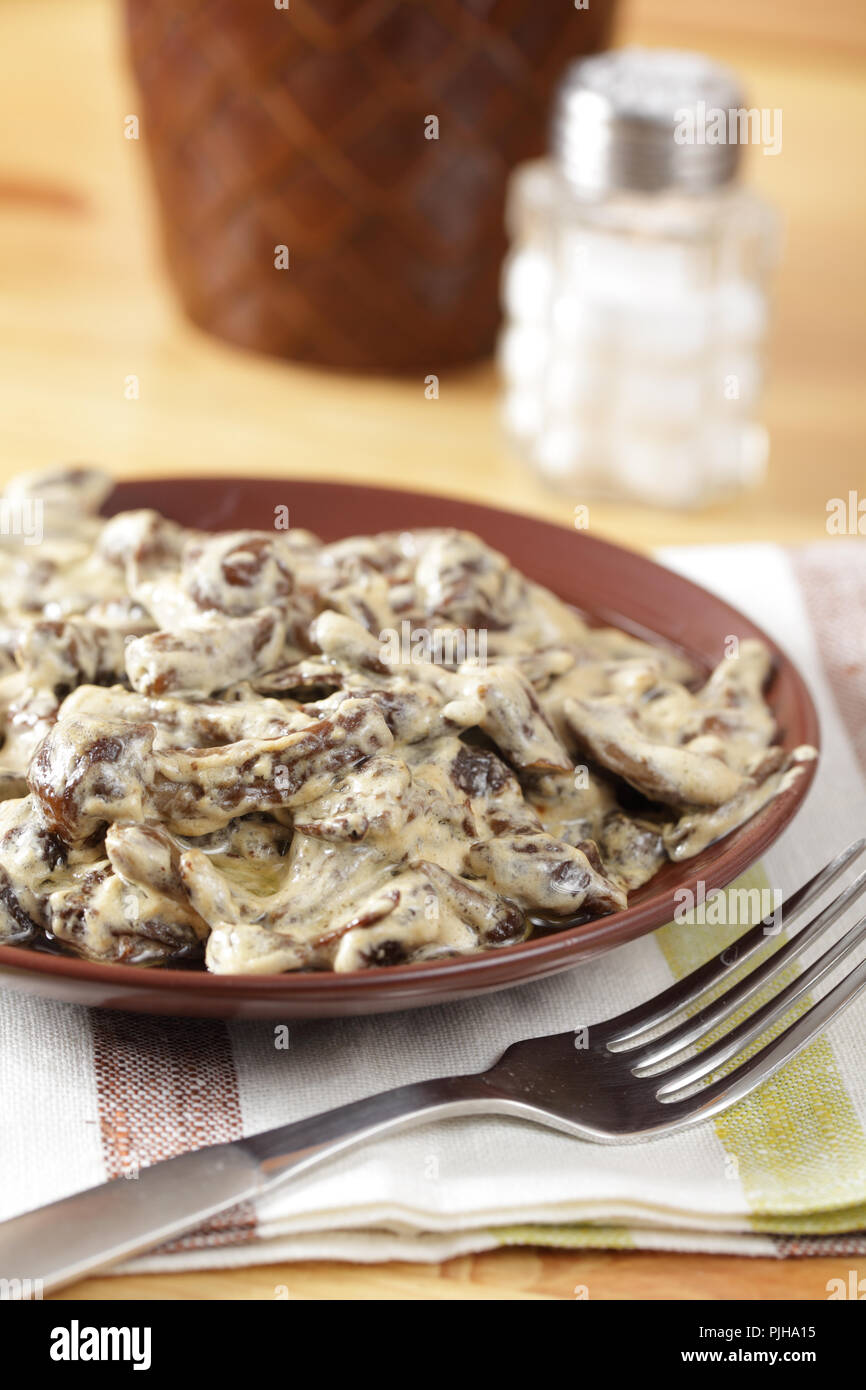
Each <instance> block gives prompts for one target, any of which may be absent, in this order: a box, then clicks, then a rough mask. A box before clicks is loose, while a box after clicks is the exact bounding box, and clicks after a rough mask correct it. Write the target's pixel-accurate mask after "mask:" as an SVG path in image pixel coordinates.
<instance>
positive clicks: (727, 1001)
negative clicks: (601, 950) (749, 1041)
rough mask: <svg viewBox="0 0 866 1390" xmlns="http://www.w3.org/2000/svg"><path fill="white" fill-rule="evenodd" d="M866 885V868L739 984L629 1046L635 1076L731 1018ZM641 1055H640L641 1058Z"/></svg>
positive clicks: (835, 919) (824, 929)
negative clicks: (646, 1039) (644, 1041)
mask: <svg viewBox="0 0 866 1390" xmlns="http://www.w3.org/2000/svg"><path fill="white" fill-rule="evenodd" d="M864 887H866V871H864V872H863V873H861V874H858V876H857V878H855V879H854V881H853V883H851V884H849V886H848V887H847V888H846V889H845V890H844V891H843V892H842V893H840V894H839V896H838V897H836V898H834V899H833V901H832V902H831V903H829V904H828V905H827V907H825V908H824V909H823V911H822V912H819V913H818V916H817V917H815V918H813V920H812V921H811V922H810V923H809V924H808V926H805V927H803V929H802V931H799V932H797V934H796V936H793V937H791V940H790V941H787V942H786V943H785V944H784V946H782V947H781V948H780V949H779V950H778V951H774V952H773V954H772V955H771V956H769V957H768V958H767V960H765V961H763V962H762V963H761V964H760V965H758V966H756V967H755V969H754V970H751V971H750V972H749V974H748V975H746V976H745V978H744V979H742V980H740V981H739V983H738V984H735V985H732V986H731V987H730V989H726V990H725V992H724V994H722V995H720V996H719V998H718V999H714V1000H713V1001H712V1003H710V1004H707V1005H705V1006H704V1008H702V1009H700V1010H699V1011H698V1012H697V1013H696V1014H693V1015H692V1017H691V1018H687V1019H685V1020H684V1021H683V1022H682V1023H681V1024H679V1025H678V1026H677V1027H676V1028H672V1029H671V1030H670V1031H669V1032H667V1033H665V1034H664V1035H663V1036H662V1037H660V1038H656V1039H654V1040H653V1041H651V1042H649V1043H647V1045H646V1046H645V1047H643V1048H642V1047H640V1046H638V1047H636V1048H634V1049H630V1052H631V1055H633V1056H635V1057H637V1060H638V1065H637V1066H636V1067H635V1068H634V1074H635V1076H641V1075H642V1074H643V1073H644V1072H645V1071H646V1070H647V1068H649V1067H654V1066H657V1065H658V1063H659V1062H663V1061H665V1060H666V1058H668V1057H672V1056H674V1054H675V1053H677V1052H681V1051H682V1049H683V1048H684V1047H688V1046H689V1044H690V1043H693V1042H697V1040H698V1038H702V1037H703V1036H704V1034H705V1033H708V1032H709V1031H710V1029H711V1028H714V1027H715V1026H716V1024H718V1023H722V1022H723V1021H724V1020H725V1019H726V1018H729V1017H730V1015H731V1014H732V1013H733V1012H734V1010H735V1009H737V1008H739V1006H740V1005H741V1004H745V1002H746V1000H747V999H751V998H752V995H754V994H757V993H758V990H759V989H761V987H762V986H763V985H765V984H766V983H767V982H768V981H769V980H773V979H775V977H776V976H777V975H778V974H779V972H780V971H781V970H783V969H784V967H785V966H786V965H787V964H788V963H789V961H791V960H795V959H796V958H797V957H798V956H800V955H802V953H803V951H805V950H806V948H807V947H808V946H809V945H811V943H812V942H813V941H815V940H816V939H817V938H818V937H819V936H821V935H822V934H823V933H824V932H825V931H827V929H828V928H829V927H831V926H832V925H833V923H834V922H836V921H838V919H839V918H840V917H841V916H842V914H843V913H844V912H845V911H847V909H848V908H849V907H850V905H851V903H852V902H853V901H854V900H855V898H858V897H859V896H860V895H861V893H862V891H863V888H864ZM638 1054H640V1055H639V1057H638Z"/></svg>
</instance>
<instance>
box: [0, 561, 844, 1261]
mask: <svg viewBox="0 0 866 1390" xmlns="http://www.w3.org/2000/svg"><path fill="white" fill-rule="evenodd" d="M661 558H662V559H663V560H664V561H665V562H666V563H667V564H669V565H670V566H672V567H673V568H675V569H678V570H680V571H681V572H682V573H684V574H687V575H688V576H689V577H691V578H693V579H695V580H697V581H698V582H699V583H702V584H704V585H705V586H706V587H708V588H710V589H713V590H715V591H716V592H718V593H720V594H722V595H723V596H724V597H725V598H726V599H728V600H729V601H730V602H732V603H734V604H736V605H737V606H739V607H740V608H742V609H743V610H745V611H746V612H748V613H749V614H750V615H751V616H753V617H754V618H755V619H756V621H757V622H759V623H760V624H761V625H762V626H764V627H765V628H766V629H767V630H768V631H769V632H771V633H772V634H773V636H774V637H775V638H776V639H777V640H778V641H779V643H780V644H781V645H782V646H783V647H784V648H785V649H787V651H788V652H789V654H790V655H791V657H792V658H793V659H794V661H795V662H796V663H797V664H798V665H799V667H800V669H801V670H802V672H803V673H804V675H805V677H806V679H807V681H808V683H809V685H810V687H811V689H812V691H813V693H814V696H815V698H816V701H817V704H818V707H819V712H820V716H821V723H822V736H823V753H822V759H821V763H820V767H819V772H818V776H817V779H816V782H815V785H814V787H813V790H812V792H811V794H810V796H809V798H808V800H807V803H806V805H805V807H804V808H803V810H802V811H801V813H800V814H799V815H798V817H797V818H796V821H795V823H794V824H793V825H792V826H791V827H789V829H788V830H787V832H786V833H785V834H784V835H783V836H782V838H781V839H780V840H779V841H778V842H777V843H776V844H775V845H774V846H773V847H772V849H771V850H770V851H769V852H768V853H767V854H766V856H765V858H764V860H763V862H762V863H761V864H760V865H757V866H755V867H753V868H752V869H751V870H750V871H749V873H748V874H747V875H746V876H745V879H744V880H742V881H741V883H740V886H745V887H766V886H768V885H772V886H773V887H774V888H778V889H781V890H782V892H783V893H784V894H786V895H787V893H788V892H790V891H791V889H793V888H795V887H796V886H797V885H798V884H799V883H801V882H802V881H803V880H804V879H805V878H807V877H808V876H809V875H810V874H811V873H813V872H814V871H815V870H817V869H818V868H819V867H820V866H821V865H822V864H823V863H825V862H826V861H827V860H828V859H829V858H830V857H831V856H832V855H833V854H834V853H836V852H837V851H838V850H839V849H840V848H841V847H842V846H844V845H845V844H847V843H848V842H849V841H850V840H851V839H852V838H853V837H854V836H855V835H856V834H862V833H863V832H864V828H866V655H864V634H866V545H863V544H862V543H860V542H857V541H848V540H843V539H839V540H834V541H829V542H826V543H823V544H821V545H816V546H814V547H809V548H806V549H803V550H798V551H790V552H786V551H783V550H781V549H779V548H777V547H775V546H763V545H762V546H741V547H717V548H700V549H689V550H682V549H679V550H672V551H667V552H665V553H664V554H663V555H662V557H661ZM721 636H722V635H720V641H721ZM845 925H850V918H849V919H847V920H846V921H843V923H841V924H840V926H839V931H840V932H841V931H842V930H843V929H844V927H845ZM742 931H743V925H742V923H741V924H740V925H738V926H735V927H717V926H713V927H710V926H701V927H695V926H689V925H687V924H671V925H670V926H667V927H664V928H662V929H661V930H660V931H658V932H656V933H654V934H653V935H652V936H649V937H645V938H643V939H641V940H640V941H637V942H634V943H631V944H629V945H627V946H623V947H621V948H619V949H618V950H616V951H615V952H612V953H610V954H609V955H606V956H604V957H602V958H600V959H595V960H592V961H590V962H589V963H587V964H585V965H582V966H581V967H580V968H578V969H575V970H573V971H569V972H567V973H565V974H562V975H559V976H556V977H554V978H552V979H549V980H543V981H539V982H537V983H533V984H529V985H526V986H523V987H520V988H517V989H513V990H510V991H507V992H503V993H499V994H494V995H489V996H487V997H485V998H481V999H470V1000H467V1001H465V1002H461V1003H457V1004H453V1005H449V1006H448V1007H443V1008H436V1009H429V1010H423V1011H419V1012H412V1013H406V1014H391V1015H386V1016H383V1017H379V1018H358V1019H344V1020H341V1021H336V1022H334V1021H323V1022H310V1023H293V1024H291V1026H290V1028H289V1031H288V1044H289V1045H288V1047H278V1046H276V1045H275V1044H276V1042H277V1040H278V1039H277V1036H276V1034H275V1027H274V1025H273V1024H268V1023H261V1024H253V1023H249V1024H245V1023H238V1024H233V1025H224V1024H222V1023H219V1022H200V1021H195V1020H186V1019H161V1018H146V1017H139V1016H134V1015H122V1014H114V1013H108V1012H100V1011H93V1012H88V1011H87V1010H86V1009H83V1008H78V1007H73V1006H70V1005H63V1004H55V1003H51V1002H48V1001H45V1000H40V999H36V998H31V997H26V996H23V995H18V994H14V993H12V992H8V991H2V992H0V1069H2V1085H3V1096H4V1118H5V1123H4V1125H3V1126H2V1130H0V1165H2V1173H3V1183H2V1184H0V1217H7V1216H13V1215H15V1214H16V1213H18V1212H20V1211H24V1210H26V1209H28V1208H30V1207H33V1206H37V1205H39V1204H40V1203H43V1202H47V1201H50V1200H52V1199H54V1198H57V1197H61V1196H64V1195H66V1194H67V1193H71V1192H74V1191H76V1190H78V1189H80V1188H83V1187H87V1186H90V1185H91V1184H94V1183H97V1182H100V1181H101V1180H102V1179H104V1178H105V1177H106V1176H110V1177H116V1178H119V1179H122V1178H123V1177H124V1176H126V1177H129V1178H130V1179H131V1180H134V1175H135V1173H136V1171H138V1170H139V1169H140V1168H141V1167H142V1166H143V1165H146V1164H149V1163H154V1162H156V1161H157V1160H159V1159H161V1158H165V1157H168V1156H170V1155H172V1154H176V1153H181V1152H183V1151H184V1150H186V1149H191V1148H195V1147H198V1146H199V1145H202V1144H207V1143H213V1142H217V1141H221V1140H228V1139H233V1138H236V1137H239V1136H240V1135H241V1134H243V1133H253V1132H255V1131H257V1130H261V1129H265V1128H269V1127H270V1126H273V1125H277V1124H282V1123H285V1122H287V1121H291V1120H294V1119H298V1118H300V1117H301V1116H304V1115H307V1114H310V1113H313V1112H315V1111H318V1110H323V1109H327V1108H329V1107H331V1106H334V1105H340V1104H343V1103H344V1102H346V1101H350V1100H353V1099H355V1098H357V1097H359V1096H363V1095H366V1094H368V1093H370V1092H373V1091H377V1090H382V1089H384V1088H385V1087H389V1086H397V1085H400V1084H402V1083H404V1082H407V1081H411V1080H418V1079H421V1078H424V1077H430V1076H435V1075H440V1074H443V1073H448V1072H465V1071H472V1070H476V1069H480V1068H482V1067H485V1066H487V1065H489V1064H490V1063H491V1062H492V1061H493V1060H494V1059H495V1058H496V1057H497V1056H498V1055H499V1053H500V1052H501V1051H502V1050H503V1048H504V1047H505V1046H506V1045H507V1044H508V1043H509V1042H512V1041H513V1040H514V1039H516V1038H520V1037H523V1036H527V1035H530V1034H539V1033H542V1032H557V1031H561V1030H565V1029H574V1028H578V1027H581V1026H585V1025H591V1024H592V1023H593V1022H594V1021H596V1020H599V1019H603V1018H606V1017H609V1016H611V1015H613V1014H616V1013H619V1012H620V1011H621V1010H623V1009H627V1008H629V1007H631V1006H632V1005H634V1004H637V1003H639V1002H640V1001H641V1000H642V999H644V998H646V997H647V996H648V995H649V994H651V993H654V992H655V991H657V990H660V989H662V988H664V986H665V985H667V984H668V983H670V981H671V979H672V978H676V977H678V976H680V975H683V974H685V973H686V972H687V971H688V970H690V969H692V967H693V966H694V965H695V964H697V963H698V962H699V961H700V960H702V959H705V958H707V957H709V956H710V955H712V954H714V953H715V952H716V951H718V950H719V949H720V948H721V946H722V945H723V944H725V943H726V942H727V941H728V940H731V939H733V938H734V937H735V936H738V935H739V934H740V933H741V932H742ZM285 1040H286V1035H285V1034H284V1033H283V1034H280V1035H279V1041H281V1042H284V1041H285ZM864 1058H866V1001H862V1002H860V1003H859V1004H855V1005H854V1006H853V1007H852V1008H851V1009H849V1010H848V1012H847V1013H846V1014H845V1015H844V1016H843V1017H842V1018H841V1019H840V1020H838V1021H837V1022H836V1023H834V1024H833V1026H832V1027H831V1028H830V1030H829V1031H828V1033H827V1034H826V1035H825V1036H823V1037H821V1038H819V1039H818V1040H817V1041H816V1042H814V1043H813V1044H812V1045H811V1046H810V1047H809V1048H808V1049H807V1050H806V1051H804V1052H803V1053H801V1054H800V1056H799V1057H798V1058H796V1059H795V1060H794V1061H793V1062H792V1063H791V1064H789V1066H788V1067H786V1068H785V1069H784V1071H783V1072H781V1073H780V1074H779V1075H778V1076H777V1077H776V1078H775V1079H774V1080H773V1081H771V1082H769V1083H768V1084H767V1085H765V1086H764V1087H762V1088H761V1089H760V1090H759V1091H758V1092H756V1093H755V1094H754V1095H752V1096H751V1097H749V1098H747V1099H746V1100H745V1101H743V1102H742V1103H741V1104H739V1105H738V1106H736V1107H735V1108H734V1109H733V1110H731V1111H728V1112H727V1113H726V1114H724V1115H722V1116H720V1117H718V1118H717V1119H716V1120H715V1121H714V1122H710V1123H707V1124H705V1125H703V1126H700V1127H699V1128H696V1129H694V1130H691V1131H688V1132H686V1133H684V1134H679V1135H676V1136H673V1137H670V1138H665V1139H660V1140H657V1141H655V1142H654V1143H651V1144H646V1145H631V1146H622V1147H605V1148H599V1147H597V1146H594V1145H592V1144H586V1143H583V1142H580V1141H577V1140H574V1139H570V1138H568V1137H566V1136H564V1135H561V1134H556V1133H553V1132H549V1131H546V1130H542V1129H538V1128H535V1127H533V1126H531V1125H526V1124H522V1123H520V1122H519V1121H517V1120H506V1119H501V1118H494V1117H486V1118H478V1119H468V1120H451V1121H448V1122H446V1123H442V1124H438V1125H431V1126H428V1127H425V1128H423V1129H418V1130H414V1131H410V1132H407V1133H405V1134H400V1135H396V1136H392V1137H390V1138H387V1139H384V1140H382V1141H380V1142H378V1143H376V1144H369V1145H367V1146H365V1147H363V1148H361V1149H359V1150H357V1151H355V1152H354V1153H349V1154H347V1155H345V1156H344V1157H342V1158H339V1159H337V1160H335V1161H334V1162H332V1163H330V1164H329V1165H327V1166H324V1167H323V1168H322V1169H321V1170H320V1171H318V1172H313V1173H311V1174H310V1175H309V1176H307V1177H305V1178H303V1179H301V1180H298V1181H295V1182H289V1183H288V1184H287V1185H286V1186H285V1187H284V1188H283V1189H282V1190H280V1191H278V1192H276V1193H275V1194H273V1195H272V1196H270V1197H268V1198H267V1199H266V1200H263V1201H261V1202H260V1203H259V1204H258V1206H257V1207H255V1208H254V1207H252V1206H250V1207H248V1208H244V1209H238V1210H235V1211H233V1212H231V1213H229V1214H228V1215H227V1216H226V1217H224V1218H223V1219H221V1220H219V1221H215V1222H213V1223H211V1224H210V1225H209V1226H208V1227H207V1228H205V1229H202V1230H200V1231H197V1232H195V1233H193V1234H192V1235H190V1236H188V1237H186V1238H184V1239H182V1240H179V1241H176V1242H174V1243H173V1244H172V1245H171V1246H168V1247H165V1248H164V1249H162V1250H160V1251H158V1252H155V1253H153V1254H151V1255H148V1256H147V1257H145V1258H142V1259H139V1260H137V1261H135V1262H134V1265H132V1266H128V1268H130V1267H132V1268H137V1269H140V1270H145V1269H149V1270H155V1269H160V1270H165V1269H183V1268H194V1267H203V1266H208V1265H223V1264H254V1263H261V1262H263V1261H270V1260H274V1261H276V1260H285V1259H293V1258H297V1259H312V1258H317V1257H334V1258H339V1259H349V1260H357V1261H372V1260H383V1259H402V1260H407V1259H408V1260H441V1259H445V1258H447V1257H448V1256H451V1255H459V1254H466V1253H468V1252H471V1251H478V1250H484V1249H490V1248H494V1247H496V1246H501V1245H504V1244H506V1245H507V1244H521V1243H530V1244H546V1245H551V1246H558V1247H562V1248H568V1247H573V1248H581V1247H610V1248H617V1247H632V1248H656V1249H668V1250H705V1251H708V1252H722V1253H742V1254H776V1255H780V1256H781V1255H808V1254H816V1253H823V1254H826V1253H838V1254H840V1255H844V1254H861V1253H864V1252H866V1066H864Z"/></svg>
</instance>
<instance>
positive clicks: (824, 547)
mask: <svg viewBox="0 0 866 1390" xmlns="http://www.w3.org/2000/svg"><path fill="white" fill-rule="evenodd" d="M791 561H792V564H793V567H794V573H795V574H796V576H797V579H798V581H799V584H800V589H801V591H802V594H803V600H804V602H805V604H806V609H807V611H808V614H809V618H810V620H811V623H812V629H813V631H814V633H815V640H816V643H817V646H818V651H819V654H820V657H821V664H822V665H823V667H824V671H825V672H826V675H827V680H828V682H829V685H830V688H831V690H832V692H833V697H834V699H835V701H836V706H837V708H838V710H839V714H840V717H841V719H842V722H843V723H844V725H845V728H846V730H847V731H848V737H849V738H850V740H851V742H852V744H853V745H854V749H855V751H856V754H857V758H858V761H859V763H860V766H861V768H862V769H863V771H864V773H866V646H864V641H863V634H864V633H866V543H864V542H863V541H859V540H847V539H843V538H842V537H839V538H838V539H837V540H834V541H823V542H821V544H819V545H810V546H804V547H803V548H802V549H797V550H793V551H792V552H791Z"/></svg>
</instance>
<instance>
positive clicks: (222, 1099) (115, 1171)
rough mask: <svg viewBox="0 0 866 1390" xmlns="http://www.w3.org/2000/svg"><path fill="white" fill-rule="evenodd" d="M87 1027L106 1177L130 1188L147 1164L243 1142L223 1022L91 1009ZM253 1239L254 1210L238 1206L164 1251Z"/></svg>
mask: <svg viewBox="0 0 866 1390" xmlns="http://www.w3.org/2000/svg"><path fill="white" fill-rule="evenodd" d="M91 1026H92V1030H93V1040H94V1065H95V1070H96V1086H97V1094H98V1097H99V1125H100V1132H101V1136H102V1151H103V1156H104V1159H105V1166H106V1170H107V1172H108V1175H109V1177H112V1178H120V1179H122V1178H128V1179H129V1180H130V1181H133V1182H134V1181H135V1176H136V1173H137V1171H138V1170H139V1169H140V1168H143V1167H145V1166H147V1165H148V1164H151V1163H158V1162H159V1161H160V1160H161V1159H164V1158H174V1157H175V1155H177V1154H181V1153H186V1152H187V1151H188V1150H189V1149H199V1148H201V1147H202V1146H203V1145H205V1144H222V1143H226V1142H228V1141H230V1140H232V1139H240V1138H241V1135H242V1130H241V1107H240V1099H239V1095H238V1080H237V1075H236V1073H235V1066H234V1059H233V1057H232V1052H231V1044H230V1042H229V1036H228V1032H227V1030H226V1028H225V1025H224V1024H222V1023H220V1022H218V1021H216V1020H210V1019H208V1020H201V1019H184V1018H147V1017H144V1016H143V1015H140V1014H119V1013H111V1012H108V1011H107V1010H100V1009H95V1010H94V1011H93V1015H92V1024H91ZM254 1235H255V1211H254V1208H253V1207H252V1205H251V1204H249V1203H243V1204H242V1205H241V1206H238V1207H234V1208H232V1210H231V1211H229V1212H226V1213H224V1214H223V1215H222V1216H216V1217H213V1218H212V1219H211V1220H210V1221H208V1222H207V1223H206V1224H205V1225H203V1226H201V1227H200V1228H199V1229H198V1230H195V1231H192V1232H190V1234H189V1235H187V1236H183V1237H181V1238H180V1239H179V1240H175V1241H172V1242H170V1244H168V1245H164V1246H162V1247H161V1250H162V1251H163V1252H167V1251H175V1250H197V1249H202V1248H203V1247H207V1246H214V1245H236V1244H241V1243H244V1242H246V1241H249V1240H252V1239H253V1237H254Z"/></svg>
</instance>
